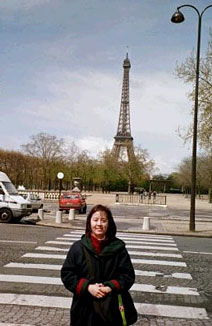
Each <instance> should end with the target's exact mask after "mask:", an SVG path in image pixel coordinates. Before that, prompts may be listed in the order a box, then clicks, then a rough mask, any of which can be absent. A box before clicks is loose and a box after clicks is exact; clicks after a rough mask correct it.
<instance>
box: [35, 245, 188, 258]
mask: <svg viewBox="0 0 212 326" xmlns="http://www.w3.org/2000/svg"><path fill="white" fill-rule="evenodd" d="M35 250H41V251H62V252H68V251H69V249H64V248H58V247H48V246H40V247H36V248H35ZM128 253H129V255H134V256H153V257H172V258H180V259H181V258H183V257H182V255H180V254H166V253H156V252H144V251H128Z"/></svg>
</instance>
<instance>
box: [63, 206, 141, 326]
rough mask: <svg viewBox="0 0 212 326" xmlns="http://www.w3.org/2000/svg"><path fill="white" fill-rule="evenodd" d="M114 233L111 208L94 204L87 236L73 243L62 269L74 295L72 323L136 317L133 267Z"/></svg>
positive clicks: (106, 325) (102, 323)
mask: <svg viewBox="0 0 212 326" xmlns="http://www.w3.org/2000/svg"><path fill="white" fill-rule="evenodd" d="M115 235H116V225H115V222H114V220H113V216H112V213H111V211H110V210H109V209H108V208H107V207H105V206H102V205H96V206H94V207H93V208H92V209H91V211H90V213H89V214H88V216H87V221H86V233H85V235H83V236H82V238H81V240H79V241H76V242H75V243H74V244H73V245H72V247H71V248H70V250H69V252H68V254H67V257H66V260H65V262H64V264H63V267H62V270H61V278H62V281H63V283H64V285H65V287H66V288H67V289H68V290H69V291H71V292H73V294H74V295H73V301H72V306H71V323H70V325H71V326H121V325H132V324H133V323H135V322H136V320H137V312H136V310H135V307H134V304H133V301H132V298H131V296H130V294H129V292H128V290H129V289H130V287H131V286H132V285H133V283H134V280H135V273H134V269H133V266H132V263H131V260H130V257H129V254H128V252H127V250H126V248H125V243H124V242H123V241H122V240H120V239H118V238H116V237H115ZM120 294H121V296H120ZM121 300H122V302H121ZM119 306H120V307H119ZM123 306H124V309H123ZM123 310H124V313H123ZM126 320H127V323H126Z"/></svg>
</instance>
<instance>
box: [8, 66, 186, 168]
mask: <svg viewBox="0 0 212 326" xmlns="http://www.w3.org/2000/svg"><path fill="white" fill-rule="evenodd" d="M130 82H131V84H130V104H131V130H132V136H133V137H134V144H135V145H138V144H140V145H141V146H142V147H143V148H147V150H148V151H149V153H150V156H151V158H152V159H154V160H158V163H159V164H160V166H161V167H162V168H165V167H166V168H167V166H169V170H171V169H172V168H173V166H174V165H175V162H176V161H180V158H181V155H182V152H180V151H181V149H180V151H179V152H178V153H177V152H176V151H173V148H177V146H180V145H179V144H180V142H181V141H180V140H179V138H178V136H177V134H176V130H177V127H178V125H182V124H184V123H185V122H186V121H188V120H189V113H188V112H189V110H190V104H189V103H188V101H187V98H186V95H185V93H186V88H185V86H184V85H182V84H180V83H179V82H178V81H176V80H175V79H173V76H171V75H169V74H165V73H154V74H153V73H152V74H146V75H139V74H131V76H130ZM31 83H32V85H33V88H34V90H35V94H34V96H32V95H31V94H30V96H28V95H27V93H26V96H25V97H22V98H21V99H20V103H19V105H18V106H16V110H15V111H16V112H19V116H18V117H16V119H15V120H14V121H13V122H12V125H11V127H12V128H13V127H14V129H15V130H16V132H17V130H18V129H20V132H21V129H23V127H24V126H26V127H25V134H28V135H29V136H30V135H33V134H36V133H38V132H40V131H45V132H48V133H50V134H55V135H56V136H58V137H62V138H65V139H69V138H70V139H73V140H74V141H75V143H76V144H77V146H79V147H80V148H81V149H87V150H88V151H89V152H91V154H92V155H95V154H96V152H98V151H100V150H104V149H105V147H108V148H112V144H113V141H114V139H113V137H114V136H115V134H116V130H117V125H118V118H119V110H120V99H121V88H122V72H121V71H120V74H119V75H118V74H115V73H114V72H113V73H110V72H108V73H105V72H103V71H99V70H94V69H93V70H91V69H85V68H84V69H81V70H78V71H71V70H68V69H55V70H52V69H51V70H48V69H46V71H42V72H38V73H37V74H36V75H35V76H34V79H33V80H32V81H31ZM43 89H45V93H44V92H43ZM8 114H9V113H7V112H6V113H5V118H6V115H8ZM32 121H33V124H32ZM25 138H26V136H25ZM24 142H26V141H25V139H24V141H22V140H21V139H20V143H21V144H23V143H24ZM179 153H180V155H179ZM170 157H171V159H170ZM156 158H158V159H156ZM162 161H163V163H162ZM167 169H168V168H167Z"/></svg>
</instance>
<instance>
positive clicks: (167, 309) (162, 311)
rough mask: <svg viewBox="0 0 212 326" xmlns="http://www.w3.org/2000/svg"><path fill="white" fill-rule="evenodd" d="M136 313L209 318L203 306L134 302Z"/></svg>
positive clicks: (185, 317) (184, 317)
mask: <svg viewBox="0 0 212 326" xmlns="http://www.w3.org/2000/svg"><path fill="white" fill-rule="evenodd" d="M135 307H136V309H137V312H138V314H140V315H148V316H158V317H171V318H183V319H209V318H208V316H207V312H206V310H205V309H204V308H193V307H184V306H169V305H161V304H155V305H154V304H148V303H135Z"/></svg>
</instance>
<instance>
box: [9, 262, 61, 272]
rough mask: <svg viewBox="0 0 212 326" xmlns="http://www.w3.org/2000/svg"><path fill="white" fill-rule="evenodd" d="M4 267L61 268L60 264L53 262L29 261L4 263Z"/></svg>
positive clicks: (57, 269) (56, 269)
mask: <svg viewBox="0 0 212 326" xmlns="http://www.w3.org/2000/svg"><path fill="white" fill-rule="evenodd" d="M4 267H9V268H32V269H46V270H55V271H59V270H61V268H62V265H54V264H30V263H9V264H7V265H4Z"/></svg>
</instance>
